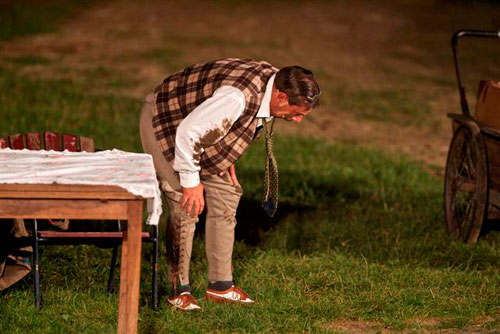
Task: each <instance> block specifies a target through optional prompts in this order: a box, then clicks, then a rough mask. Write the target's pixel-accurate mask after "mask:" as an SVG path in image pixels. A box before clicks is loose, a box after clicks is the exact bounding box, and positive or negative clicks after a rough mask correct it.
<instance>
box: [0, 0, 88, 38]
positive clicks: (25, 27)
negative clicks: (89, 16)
mask: <svg viewBox="0 0 500 334" xmlns="http://www.w3.org/2000/svg"><path fill="white" fill-rule="evenodd" d="M92 2H93V0H49V1H34V0H30V1H22V2H16V1H4V2H2V3H0V22H2V24H0V40H7V39H11V38H14V37H17V36H23V35H30V34H36V33H44V32H50V31H54V30H56V28H57V25H58V24H59V23H61V22H62V21H63V20H64V19H67V18H68V17H69V16H71V15H74V14H75V13H76V12H77V11H78V10H79V9H81V8H82V7H87V6H89V5H90V4H91V3H92Z"/></svg>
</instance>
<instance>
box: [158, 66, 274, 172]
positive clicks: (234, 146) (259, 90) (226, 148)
mask: <svg viewBox="0 0 500 334" xmlns="http://www.w3.org/2000/svg"><path fill="white" fill-rule="evenodd" d="M277 71H278V70H277V69H276V68H275V67H273V66H272V65H271V64H269V63H267V62H263V61H260V62H258V61H253V60H249V59H220V60H216V61H212V62H208V63H200V64H196V65H193V66H190V67H187V68H186V69H184V70H183V71H180V72H177V73H175V74H172V75H171V76H169V77H168V78H166V79H165V80H164V81H163V83H162V84H161V85H160V86H158V87H157V88H156V89H155V93H156V94H157V97H156V107H155V108H154V111H153V129H154V133H155V136H156V140H157V141H158V144H159V147H160V149H161V151H162V152H163V155H164V156H165V158H166V159H167V161H168V162H170V163H173V161H174V158H175V134H176V130H177V127H178V126H179V124H180V123H181V121H182V120H183V119H184V118H185V117H186V116H187V115H189V113H191V112H192V111H193V110H194V109H195V108H196V107H197V106H199V105H200V104H201V103H203V101H205V100H206V99H208V98H210V97H211V96H212V95H213V93H214V92H215V91H216V90H217V89H218V88H219V87H221V86H232V87H235V88H238V89H240V90H241V91H242V92H243V94H244V96H245V110H244V111H243V114H242V115H241V116H240V118H239V119H237V120H236V121H235V122H234V124H233V126H232V127H231V128H230V130H229V132H228V133H227V135H226V136H225V137H224V138H222V139H221V140H220V141H219V142H217V143H216V144H214V145H211V146H207V147H203V148H204V152H203V154H202V155H201V157H200V167H201V172H200V174H202V175H207V174H217V173H219V172H222V171H225V170H227V169H228V168H229V166H231V165H232V164H233V163H234V162H235V161H236V160H238V159H239V158H240V157H241V155H242V154H243V152H244V151H245V150H246V149H247V147H248V145H249V144H250V142H251V141H252V140H253V139H254V134H255V130H256V127H257V119H256V115H257V112H258V110H259V107H260V104H261V103H262V98H263V97H264V93H265V90H266V83H267V81H268V80H269V78H270V77H271V76H272V75H273V74H274V73H276V72H277Z"/></svg>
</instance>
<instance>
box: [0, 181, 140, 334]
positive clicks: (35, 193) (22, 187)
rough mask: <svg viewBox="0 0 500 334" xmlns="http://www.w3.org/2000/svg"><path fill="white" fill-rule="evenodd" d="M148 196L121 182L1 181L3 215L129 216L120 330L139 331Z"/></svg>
mask: <svg viewBox="0 0 500 334" xmlns="http://www.w3.org/2000/svg"><path fill="white" fill-rule="evenodd" d="M143 201H144V198H142V197H140V196H135V195H133V194H131V193H129V192H128V191H126V190H124V189H122V188H120V187H117V186H96V185H62V184H0V218H27V219H49V218H55V219H57V218H69V219H98V220H102V219H111V220H126V221H127V224H126V228H125V229H124V233H123V243H122V261H121V275H120V295H119V306H118V331H117V332H118V333H119V334H122V333H137V318H138V311H139V285H140V268H141V246H142V240H141V232H142V206H143Z"/></svg>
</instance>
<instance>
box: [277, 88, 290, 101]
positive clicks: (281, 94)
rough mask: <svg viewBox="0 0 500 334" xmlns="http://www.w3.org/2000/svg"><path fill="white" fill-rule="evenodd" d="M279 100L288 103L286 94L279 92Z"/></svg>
mask: <svg viewBox="0 0 500 334" xmlns="http://www.w3.org/2000/svg"><path fill="white" fill-rule="evenodd" d="M277 96H278V99H280V100H285V101H288V95H286V93H285V92H282V91H280V90H278V94H277Z"/></svg>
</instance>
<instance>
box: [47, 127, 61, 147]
mask: <svg viewBox="0 0 500 334" xmlns="http://www.w3.org/2000/svg"><path fill="white" fill-rule="evenodd" d="M43 139H44V142H45V149H46V150H47V151H50V150H53V151H60V150H61V144H60V143H59V135H58V134H57V133H55V132H48V131H45V132H44V134H43Z"/></svg>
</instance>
